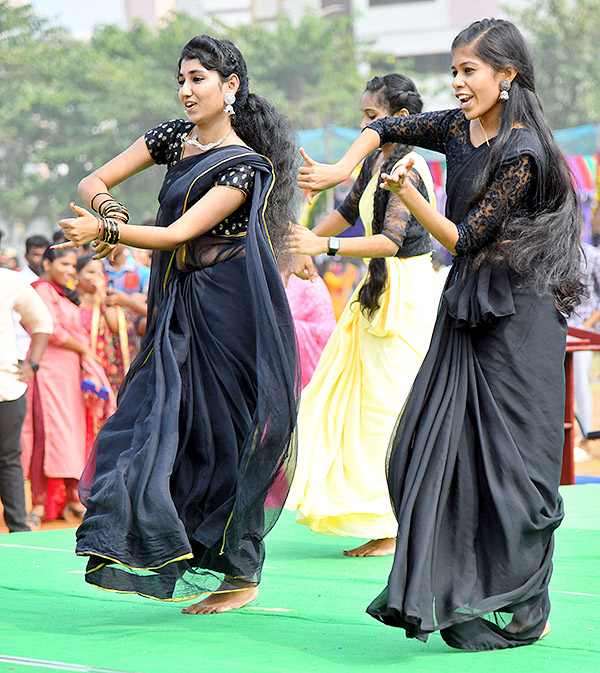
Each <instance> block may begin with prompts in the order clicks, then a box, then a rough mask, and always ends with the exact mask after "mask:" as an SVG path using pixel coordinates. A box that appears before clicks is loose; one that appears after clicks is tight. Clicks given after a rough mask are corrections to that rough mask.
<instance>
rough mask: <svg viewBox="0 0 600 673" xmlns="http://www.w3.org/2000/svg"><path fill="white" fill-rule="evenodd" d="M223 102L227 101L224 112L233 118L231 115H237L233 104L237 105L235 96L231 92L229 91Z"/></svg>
mask: <svg viewBox="0 0 600 673" xmlns="http://www.w3.org/2000/svg"><path fill="white" fill-rule="evenodd" d="M223 100H224V101H225V107H224V108H223V112H224V113H225V114H226V115H229V116H230V117H231V115H234V114H235V110H234V109H233V104H234V103H235V94H234V93H231V91H228V92H227V93H226V94H225V96H224V97H223Z"/></svg>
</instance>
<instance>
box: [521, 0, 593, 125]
mask: <svg viewBox="0 0 600 673" xmlns="http://www.w3.org/2000/svg"><path fill="white" fill-rule="evenodd" d="M515 22H516V23H517V25H518V26H520V27H522V28H523V29H524V31H525V32H526V34H527V37H528V39H529V43H530V45H531V48H532V51H533V55H534V59H535V62H536V78H537V83H536V88H537V90H538V93H539V95H540V98H541V99H542V102H543V104H544V109H545V110H546V112H547V114H548V118H549V120H550V123H551V125H552V127H553V128H568V127H571V126H578V125H580V124H589V123H598V122H600V2H598V0H534V1H533V2H532V4H531V6H530V7H528V8H527V9H525V10H524V11H522V12H520V13H518V14H516V15H515Z"/></svg>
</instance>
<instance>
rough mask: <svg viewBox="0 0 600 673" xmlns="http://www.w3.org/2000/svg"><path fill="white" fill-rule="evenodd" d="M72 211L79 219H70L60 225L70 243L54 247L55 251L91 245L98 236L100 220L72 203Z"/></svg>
mask: <svg viewBox="0 0 600 673" xmlns="http://www.w3.org/2000/svg"><path fill="white" fill-rule="evenodd" d="M71 210H72V211H73V212H74V213H75V215H77V217H69V218H66V219H64V220H61V221H60V222H59V223H58V224H59V226H60V228H61V229H62V231H63V234H64V235H65V237H66V238H68V239H69V242H68V243H60V244H58V245H53V246H52V249H53V250H61V249H62V248H77V247H79V246H80V245H85V244H86V243H91V242H92V241H93V240H94V239H95V238H96V237H97V236H98V218H97V217H96V216H95V215H92V213H90V212H89V211H87V210H86V209H85V208H82V207H81V206H78V205H77V204H75V203H71Z"/></svg>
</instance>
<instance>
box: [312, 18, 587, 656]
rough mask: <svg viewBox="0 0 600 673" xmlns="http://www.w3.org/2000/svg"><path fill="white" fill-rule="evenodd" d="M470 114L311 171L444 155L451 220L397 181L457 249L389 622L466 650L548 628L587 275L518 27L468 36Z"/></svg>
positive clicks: (421, 377) (380, 612) (366, 145)
mask: <svg viewBox="0 0 600 673" xmlns="http://www.w3.org/2000/svg"><path fill="white" fill-rule="evenodd" d="M452 56H453V66H452V68H453V75H454V81H453V86H454V89H455V92H456V96H457V98H458V99H459V101H460V107H461V110H448V111H444V112H432V113H425V114H423V115H412V116H411V117H409V118H402V119H401V118H387V119H382V120H378V121H376V122H375V123H373V124H372V125H371V126H370V127H369V128H368V129H367V130H365V131H364V132H363V134H362V135H361V137H360V138H358V139H357V141H356V142H355V144H354V145H353V146H352V147H351V148H350V150H349V151H348V153H347V154H346V156H345V157H344V158H343V159H342V160H341V161H340V163H339V164H336V165H334V166H323V165H322V164H313V163H309V165H308V166H307V167H305V168H302V169H300V170H301V175H300V179H299V184H300V186H302V187H305V188H309V189H315V190H318V189H323V188H324V187H326V186H328V185H329V184H331V183H334V182H337V181H338V180H339V178H340V177H342V178H343V177H344V175H345V174H346V173H347V171H348V170H350V169H351V167H353V166H354V165H355V164H356V163H357V162H358V161H359V160H360V158H362V156H364V155H365V154H367V153H368V152H370V151H372V150H373V149H374V148H375V147H376V146H377V145H378V144H379V143H380V142H381V143H384V142H406V143H409V144H412V145H417V146H420V147H426V148H429V149H433V150H437V151H440V152H444V153H445V154H446V157H447V164H448V182H447V193H448V201H447V207H446V215H447V217H444V216H442V215H441V214H440V213H436V212H435V211H434V210H433V209H432V208H431V207H430V206H429V204H427V203H426V202H425V200H424V199H422V197H420V195H418V194H416V193H415V191H416V190H414V188H413V187H412V186H411V184H410V182H409V180H405V177H406V174H407V171H408V170H409V169H410V166H407V167H406V168H404V169H402V170H400V171H397V172H396V174H395V175H393V176H382V177H383V178H384V180H385V185H384V186H385V187H386V188H388V189H392V190H393V191H394V193H396V194H398V196H400V197H401V198H402V199H403V201H404V203H405V204H406V205H407V206H408V207H409V209H410V210H411V212H412V213H413V214H414V215H415V216H416V217H417V219H418V220H419V221H420V222H421V223H422V224H423V226H425V228H426V229H428V230H429V231H430V232H431V233H432V234H433V235H434V236H436V237H437V238H438V240H440V241H441V242H442V243H443V244H444V245H445V246H446V247H447V248H448V249H449V250H450V251H451V252H452V253H453V254H454V255H455V257H454V263H453V266H452V270H451V272H450V274H449V278H448V281H447V284H446V287H445V291H444V294H443V297H442V301H441V304H440V310H439V314H438V318H437V322H436V326H435V329H434V333H433V337H432V342H431V347H430V349H429V352H428V353H427V355H426V357H425V360H424V362H423V365H422V367H421V370H420V371H419V374H418V375H417V378H416V380H415V383H414V385H413V389H412V391H411V394H410V396H409V398H408V400H407V403H406V406H405V408H404V410H403V412H402V414H401V416H400V419H399V421H398V424H397V427H396V430H395V432H394V434H393V436H392V440H391V444H390V450H389V453H388V485H389V489H390V495H391V500H392V504H393V507H394V511H395V513H396V517H397V519H398V537H397V546H396V554H395V558H394V564H393V567H392V570H391V573H390V576H389V581H388V586H387V588H386V589H385V590H384V591H383V592H382V593H381V595H380V596H378V597H377V598H376V599H375V600H374V601H373V602H372V603H371V605H370V606H369V608H368V612H369V614H371V615H372V616H373V617H375V618H376V619H379V620H380V621H382V622H384V623H385V624H389V625H391V626H399V627H402V628H404V629H405V630H406V633H407V635H408V636H409V637H415V638H418V639H420V640H423V641H425V640H426V639H427V637H428V635H429V634H430V633H432V632H433V631H436V630H440V631H441V635H442V637H443V638H444V640H445V641H446V642H447V643H448V644H449V645H451V646H452V647H457V648H462V649H468V650H488V649H499V648H505V647H514V646H517V645H525V644H529V643H532V642H534V641H536V640H537V639H538V638H540V637H541V636H542V635H545V633H547V631H548V630H549V624H548V622H547V619H548V614H549V609H550V604H549V600H548V583H549V581H550V575H551V571H552V551H553V532H554V530H555V529H556V527H557V526H558V525H559V524H560V521H561V519H562V516H563V510H562V502H561V499H560V496H559V493H558V484H559V478H560V471H561V456H562V445H563V418H564V390H565V386H564V369H563V360H564V352H565V338H566V322H565V319H564V314H566V313H568V312H569V311H570V310H572V308H573V307H574V305H576V303H577V301H578V298H579V294H580V292H581V287H582V286H581V283H580V280H579V267H578V264H579V255H580V249H579V231H580V225H579V212H578V208H577V201H576V197H575V193H574V189H573V186H572V184H571V181H570V176H569V172H568V170H567V167H566V163H565V161H564V158H563V157H562V156H561V155H560V153H559V151H558V148H557V146H556V144H555V142H554V140H553V138H552V134H551V131H550V128H549V126H548V124H547V122H546V120H545V117H544V113H543V111H542V109H541V106H540V104H539V100H538V98H537V95H536V93H535V87H534V80H533V70H532V64H531V58H530V55H529V52H528V49H527V46H526V44H525V42H524V40H523V38H522V36H521V34H520V32H519V31H518V30H517V28H516V27H515V26H514V25H513V24H511V23H509V22H507V21H501V20H494V19H490V20H484V21H480V22H477V23H475V24H473V25H471V26H470V27H469V28H467V29H465V30H464V31H463V32H462V33H460V34H459V35H458V36H457V38H456V39H455V41H454V44H453V48H452Z"/></svg>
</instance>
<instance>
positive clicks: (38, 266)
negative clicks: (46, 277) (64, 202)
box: [13, 234, 50, 362]
mask: <svg viewBox="0 0 600 673" xmlns="http://www.w3.org/2000/svg"><path fill="white" fill-rule="evenodd" d="M49 245H50V241H49V240H48V239H47V238H46V237H45V236H42V235H40V234H34V235H33V236H29V238H27V239H26V240H25V261H26V262H27V264H26V265H25V266H24V267H23V268H22V269H21V270H20V272H19V273H20V274H21V278H23V279H24V280H26V281H27V282H28V283H34V282H35V281H36V280H38V279H39V278H40V276H41V275H42V273H43V271H42V257H43V255H44V252H46V248H47V247H48V246H49ZM13 318H14V323H15V339H16V341H17V357H18V358H19V361H21V362H22V361H23V360H25V359H26V355H27V351H28V350H29V345H30V343H31V339H30V337H29V334H28V333H27V331H26V330H25V328H24V327H23V325H21V316H20V315H19V313H18V312H17V311H15V312H14V313H13Z"/></svg>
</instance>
